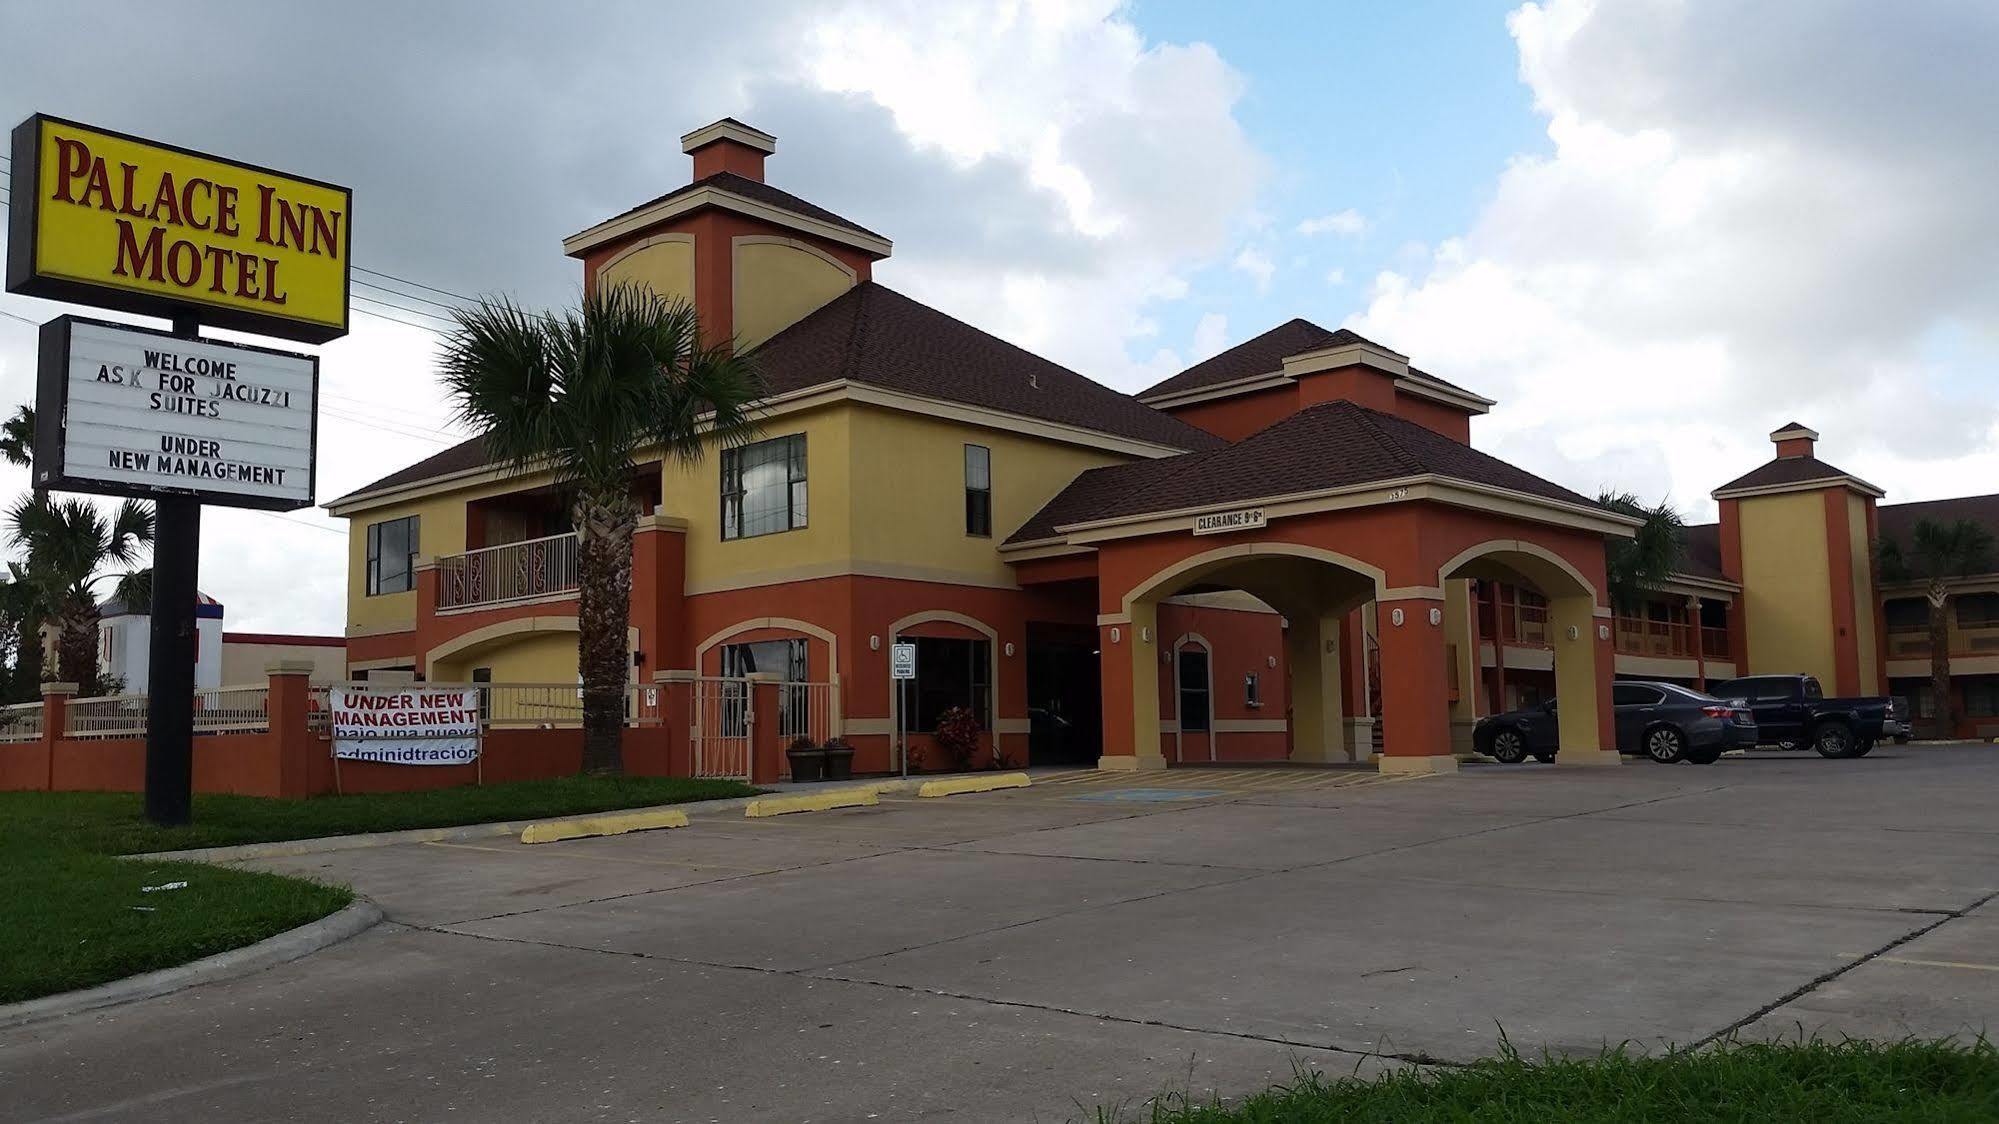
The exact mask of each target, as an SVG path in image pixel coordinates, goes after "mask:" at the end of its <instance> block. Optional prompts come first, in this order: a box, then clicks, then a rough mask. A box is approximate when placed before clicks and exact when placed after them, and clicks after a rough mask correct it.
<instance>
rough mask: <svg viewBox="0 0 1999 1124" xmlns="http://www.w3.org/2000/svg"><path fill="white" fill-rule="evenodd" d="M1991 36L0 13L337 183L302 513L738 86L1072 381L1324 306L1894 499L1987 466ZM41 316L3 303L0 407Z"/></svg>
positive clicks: (1488, 438) (1562, 398) (1908, 9)
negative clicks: (313, 436) (350, 297)
mask: <svg viewBox="0 0 1999 1124" xmlns="http://www.w3.org/2000/svg"><path fill="white" fill-rule="evenodd" d="M1390 9H1392V12H1391V11H1388V10H1390ZM308 13H309V14H308ZM1995 57H1999V6H1995V5H1993V4H1991V3H1989V2H1985V0H1912V2H1910V3H1906V4H1900V5H1895V6H1894V7H1893V9H1892V12H1891V11H1890V9H1887V8H1884V7H1883V6H1882V5H1880V4H1878V3H1863V2H1860V0H1762V2H1760V3H1757V4H1753V5H1744V4H1740V3H1736V2H1733V0H1602V2H1599V3H1591V2H1588V0H1542V2H1539V3H1529V4H1518V3H1512V4H1508V3H1489V2H1483V0H1430V2H1408V3H1402V4H1397V5H1380V4H1373V3H1361V2H1354V3H1341V4H1329V3H1328V4H1317V3H1302V2H1300V3H1278V2H1271V3H1259V4H1249V5H1216V4H1212V3H1206V2H1201V0H1184V2H1153V0H1136V2H1133V3H1128V4H1117V3H1111V2H1108V0H1095V2H1076V3H1061V2H1057V0H1049V2H1040V3H1033V2H1016V3H1004V2H978V0H912V2H906V3H904V2H849V3H842V2H839V0H832V2H828V0H813V2H810V3H806V2H801V0H737V2H735V3H731V4H723V5H718V4H708V3H699V4H696V3H662V2H648V3H636V2H634V3H627V4H614V3H595V4H563V5H556V4H525V3H498V2H482V3H469V2H464V3H423V4H410V3H402V2H394V3H390V2H373V0H365V2H364V0H349V2H347V3H343V4H340V5H317V6H312V7H311V8H307V7H306V6H297V5H283V4H265V3H254V2H246V3H215V2H182V3H162V2H160V0H148V2H146V3H119V2H115V0H107V2H101V3H98V4H93V5H91V6H90V7H89V12H88V14H87V16H86V15H85V13H84V12H83V11H82V10H81V9H79V8H77V7H76V6H74V5H57V4H36V5H25V4H10V5H6V6H5V7H4V8H0V123H5V124H7V125H11V124H12V123H13V122H14V121H17V120H19V119H20V118H22V117H25V116H26V115H27V114H29V113H31V112H35V111H43V112H49V113H54V114H57V115H61V116H67V117H73V118H77V119H80V120H84V121H87V122H90V123H93V124H99V125H103V126H106V127H109V128H114V129H120V130H124V131H128V132H133V133H138V134H140V135H143V136H149V137H154V138H158V139H161V140H165V141H170V142H174V143H178V144H183V145H186V146H189V147H194V148H199V149H206V150H209V151H214V152H218V153H222V154H225V155H229V156H233V157H237V158H240V159H244V160H249V161H252V162H256V163H261V164H266V165H270V166H273V167H278V168H282V169H286V170H288V171H295V172H298V173H300V174H304V175H310V176H315V177H318V178H322V179H329V180H333V181H335V182H339V183H343V184H347V185H351V186H352V187H353V188H354V191H355V215H354V230H355V243H354V262H355V265H356V266H357V267H358V268H360V269H363V270H367V271H370V272H366V273H358V274H357V275H356V280H357V281H358V282H362V283H364V284H363V286H361V287H357V289H356V293H357V297H359V298H360V299H357V301H356V304H355V308H356V310H357V312H358V313H360V315H357V316H355V317H354V331H353V334H352V335H351V336H350V337H349V338H347V339H345V340H342V341H339V342H336V343H334V344H331V345H328V346H327V347H325V348H323V349H321V352H322V354H323V356H324V365H323V378H324V385H323V407H324V417H323V419H322V437H321V464H320V475H319V479H320V491H321V498H322V499H330V498H332V497H335V496H338V495H340V494H342V493H344V492H346V491H348V490H351V489H353V488H355V487H358V486H360V485H362V484H364V483H366V482H368V481H369V480H371V479H374V478H375V477H377V476H380V475H382V474H384V473H386V472H388V471H390V470H392V469H394V468H397V467H400V466H402V465H404V464H407V463H409V462H410V461H413V460H416V459H418V458H420V457H422V456H424V455H427V454H428V453H431V452H434V451H436V450H437V449H439V448H441V447H443V446H444V445H445V444H447V443H450V442H451V441H453V440H454V439H455V437H456V436H457V432H458V431H457V430H456V429H455V428H454V427H453V424H452V422H451V416H450V413H451V412H450V408H449V405H448V403H446V402H445V401H444V400H443V399H442V398H441V396H440V395H439V394H438V392H437V390H436V387H435V384H434V380H433V378H432V375H431V359H432V348H433V346H434V345H435V342H436V340H437V336H436V334H435V332H434V331H433V330H432V328H433V327H434V326H437V325H438V321H436V320H435V319H432V318H431V314H436V313H438V312H440V311H441V307H440V305H441V304H449V303H450V302H451V301H452V299H453V298H452V297H450V296H447V295H446V294H473V295H477V294H485V293H495V292H505V293H510V294H513V295H515V296H517V297H520V298H522V299H525V300H528V301H530V302H535V303H544V304H554V303H562V302H566V301H569V300H572V299H574V298H575V296H576V295H577V294H578V291H579V280H578V279H579V273H578V269H577V267H576V265H575V263H573V262H571V261H569V260H567V259H565V258H563V257H562V256H561V253H560V249H559V242H560V239H561V238H562V237H563V236H564V235H567V234H570V233H573V232H574V231H576V230H579V229H581V228H583V227H585V226H587V225H589V224H591V223H592V222H594V221H596V220H598V219H600V218H603V217H605V216H607V215H610V214H612V213H615V212H617V211H620V210H623V209H624V208H626V207H629V206H631V205H633V204H634V203H637V202H639V201H642V200H644V199H647V198H650V197H651V196H653V195H656V194H659V193H660V192H662V191H665V190H668V189H670V188H672V187H675V186H678V185H679V184H681V183H684V182H685V181H686V179H687V174H688V161H687V158H686V157H685V156H683V155H682V154H681V152H680V150H679V144H678V141H677V138H678V136H679V135H680V134H681V133H682V132H685V131H686V130H688V129H690V128H693V127H695V126H698V125H701V124H704V123H706V122H708V121H710V120H712V119H714V118H716V117H719V116H722V115H724V114H730V115H734V116H737V117H741V118H744V119H746V120H748V121H749V122H751V123H752V124H754V125H757V126H759V127H761V128H763V129H765V130H767V131H769V132H772V133H774V134H776V135H777V137H778V138H779V148H778V154H777V155H776V156H775V157H774V158H773V159H772V161H771V163H770V165H769V175H770V178H771V180H772V182H774V183H776V184H778V185H779V186H782V187H785V188H787V189H789V190H792V191H795V192H797V193H799V194H801V195H803V196H805V197H806V198H809V199H811V200H813V201H815V202H818V203H820V204H822V205H824V206H827V207H829V208H831V209H832V210H835V211H837V212H839V213H841V214H844V215H846V216H848V217H850V218H852V219H854V220H855V221H857V222H860V223H862V224H863V225H866V226H869V227H871V228H873V229H876V230H880V231H882V232H884V233H886V234H888V235H889V236H890V237H892V238H893V239H894V240H895V243H896V253H895V256H894V257H893V258H892V259H890V260H889V261H887V262H885V263H883V264H882V265H881V266H879V267H878V269H877V272H876V276H877V278H878V279H879V280H881V281H882V282H884V283H886V284H888V285H891V286H894V287H896V288H898V289H901V290H903V291H904V292H907V293H909V294H911V295H912V296H915V297H917V298H918V299H920V300H923V301H926V302H928V303H931V304H934V305H936V306H938V307H941V308H943V309H945V310H946V311H949V312H952V313H954V314H956V315H958V316H961V317H963V318H965V319H968V320H970V321H972V322H973V323H976V324H978V325H980V326H981V327H984V328H986V329H988V330H990V331H993V332H996V333H998V334H999V335H1002V336H1004V337H1006V338H1008V339H1010V340H1013V341H1014V342H1016V343H1019V344H1021V345H1023V346H1026V347H1029V348H1032V349H1034V350H1036V351H1039V352H1041V353H1043V354H1046V355H1048V356H1050V357H1051V358H1054V359H1056V360H1058V361H1060V362H1063V363H1066V364H1068V365H1070V366H1072V367H1075V368H1076V369H1078V370H1080V371H1082V372H1084V373H1086V374H1088V375H1090V376H1092V377H1094V378H1097V379H1099V380H1101V381H1103V382H1106V383H1109V384H1111V385H1113V386H1116V387H1119V388H1121V389H1127V390H1136V389H1140V388H1142V387H1144V386H1146V385H1149V384H1150V383H1151V382H1154V381H1156V380H1158V379H1160V378H1163V377H1165V376H1166V375H1169V374H1171V373H1173V372H1175V371H1177V370H1179V369H1180V368H1182V367H1184V366H1185V365H1187V364H1188V363H1191V362H1193V361H1195V360H1198V359H1201V358H1204V357H1206V356H1208V355H1211V354H1213V353H1214V352H1216V351H1218V350H1220V349H1222V348H1223V347H1226V346H1228V345H1230V344H1233V343H1237V342H1240V341H1241V340H1243V339H1246V338H1248V337H1249V336H1252V335H1255V334H1257V333H1258V332H1261V331H1263V330H1265V329H1267V328H1269V327H1271V326H1273V325H1275V324H1277V323H1279V322H1281V321H1283V320H1285V319H1288V318H1290V317H1293V316H1304V317H1307V318H1309V319H1312V320H1315V321H1317V322H1319V323H1321V324H1324V325H1326V326H1328V327H1332V326H1337V325H1341V324H1345V325H1348V326H1350V327H1353V328H1354V329H1356V330H1357V331H1360V332H1362V333H1363V334H1366V335H1368V336H1370V337H1373V338H1375V339H1377V340H1379V341H1381V342H1382V343H1385V344H1387V345H1389V346H1391V347H1394V348H1396V349H1397V350H1399V351H1403V352H1405V353H1407V354H1409V355H1410V356H1411V357H1412V358H1413V360H1414V361H1415V362H1417V363H1418V364H1419V365H1421V366H1424V367H1426V368H1428V369H1430V370H1433V371H1435V372H1437V373H1439V374H1441V375H1443V376H1445V377H1447V378H1450V379H1453V380H1455V381H1457V382H1460V383H1463V384H1465V385H1468V386H1470V387H1472V388H1473V389H1475V390H1477V391H1479V392H1481V393H1483V394H1485V395H1487V396H1489V397H1493V398H1497V399H1499V400H1500V405H1499V406H1498V407H1497V408H1495V409H1494V411H1493V412H1492V414H1491V416H1490V417H1487V418H1484V419H1481V420H1480V421H1479V422H1477V423H1476V425H1475V426H1474V433H1473V440H1474V443H1476V444H1477V445H1479V446H1480V447H1482V448H1484V449H1487V450H1488V451H1491V452H1494V453H1497V454H1499V455H1502V456H1506V457H1508V458H1511V459H1513V460H1515V461H1518V462H1519V463H1521V464H1523V465H1525V466H1527V467H1529V468H1531V469H1534V470H1535V471H1538V472H1540V473H1542V474H1544V475H1547V476H1549V477H1552V478H1554V479H1556V480H1559V481H1561V482H1562V483H1565V484H1568V485H1569V486H1571V487H1575V488H1577V489H1580V490H1585V491H1590V490H1595V489H1597V488H1599V487H1604V486H1614V487H1620V488H1627V489H1630V490H1633V491H1636V492H1639V493H1640V494H1642V495H1646V496H1649V497H1669V498H1671V499H1672V500H1673V501H1674V502H1676V503H1678V504H1679V505H1680V506H1681V507H1682V508H1683V509H1684V510H1686V511H1687V512H1688V513H1689V514H1690V515H1693V516H1696V517H1707V516H1709V515H1710V514H1711V511H1712V504H1711V502H1710V501H1709V500H1708V498H1707V493H1708V492H1709V490H1711V489H1712V488H1713V487H1715V486H1716V485H1717V484H1719V483H1721V482H1723V481H1724V480H1726V479H1728V478H1729V477H1731V476H1734V475H1736V474H1738V473H1740V472H1742V471H1746V470H1747V469H1748V468H1750V467H1753V466H1754V465H1755V464H1757V463H1760V462H1761V461H1762V460H1764V459H1766V457H1767V456H1768V453H1769V445H1768V444H1767V441H1766V439H1765V436H1764V435H1765V434H1766V433H1767V432H1768V431H1770V430H1771V429H1773V428H1775V427H1776V426H1778V425H1779V424H1780V423H1783V422H1786V421H1789V420H1792V419H1793V418H1795V419H1796V420H1798V421H1802V422H1805V423H1806V424H1809V425H1812V426H1814V427H1816V428H1817V429H1819V430H1820V431H1821V433H1822V434H1823V441H1822V443H1821V445H1820V450H1819V451H1820V452H1821V454H1823V455H1824V456H1826V457H1827V459H1830V460H1832V461H1834V462H1835V463H1838V464H1840V465H1841V466H1842V467H1844V468H1847V469H1848V470H1850V471H1853V472H1855V473H1856V474H1858V475H1861V476H1864V477H1866V478H1868V479H1870V480H1872V481H1874V482H1875V483H1877V484H1880V485H1881V486H1883V487H1885V488H1887V489H1888V490H1889V492H1890V495H1891V499H1920V498H1928V497H1932V496H1940V495H1952V494H1963V493H1967V492H1987V491H1995V490H1999V382H1995V380H1994V378H1993V373H1994V372H1995V371H1999V208H1995V207H1993V206H1992V205H1991V202H1990V200H1991V197H1992V193H1993V186H1992V185H1993V183H1994V182H1995V180H1999V130H1994V129H1993V128H1992V122H1993V121H1995V120H1999V82H1994V81H1993V79H1992V72H1991V67H1990V61H1991V60H1992V59H1993V58H1995ZM6 170H7V169H6V168H5V166H4V165H0V173H4V172H5V171H6ZM10 190H11V179H10V177H8V176H6V175H4V174H0V202H5V201H6V198H7V195H6V193H7V192H8V191H10ZM431 302H440V303H431ZM65 310H66V309H65V307H64V306H61V305H58V304H54V303H51V302H47V301H40V300H35V299H30V298H25V297H14V296H0V402H4V403H13V402H20V401H27V400H28V398H29V397H30V396H31V394H32V372H33V367H34V353H33V343H34V333H33V328H32V326H31V323H29V322H36V323H38V322H40V321H41V320H44V319H47V318H48V317H50V316H52V315H55V314H57V313H59V312H62V311H65ZM390 318H393V319H390ZM24 321H27V322H24ZM399 321H406V322H408V323H402V322H399ZM413 325H425V327H418V326H413ZM24 487H25V474H23V473H20V472H11V473H0V496H5V495H12V494H15V493H17V492H18V491H19V490H20V489H22V488H24ZM344 536H345V527H344V525H343V524H342V522H341V521H338V520H332V519H329V518H328V517H326V516H325V514H324V513H323V512H318V511H311V512H300V513H294V514H289V515H282V516H279V515H270V514H258V513H250V512H242V511H230V510H224V509H217V508H211V509H209V512H208V514H207V517H206V523H205V525H204V541H203V555H202V584H203V587H204V588H205V589H207V590H208V591H209V592H210V593H212V594H214V595H215V596H217V597H218V598H220V599H221V600H223V601H224V602H225V603H226V604H227V605H228V619H229V622H230V626H231V627H232V628H239V629H259V630H271V631H326V632H334V631H337V630H338V629H339V628H340V627H341V625H342V623H343V620H344V609H343V601H344V597H345V593H344V588H345V587H344V581H345V541H344Z"/></svg>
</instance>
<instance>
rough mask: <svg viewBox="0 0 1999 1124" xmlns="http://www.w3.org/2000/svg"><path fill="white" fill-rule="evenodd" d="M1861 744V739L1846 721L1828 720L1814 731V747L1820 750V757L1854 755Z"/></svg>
mask: <svg viewBox="0 0 1999 1124" xmlns="http://www.w3.org/2000/svg"><path fill="white" fill-rule="evenodd" d="M1859 745H1860V742H1859V739H1857V738H1855V737H1854V736H1853V730H1852V729H1851V728H1849V727H1848V726H1847V725H1846V723H1844V722H1828V723H1826V724H1825V725H1823V726H1820V727H1819V728H1818V729H1817V730H1815V731H1813V732H1812V748H1813V749H1815V750H1818V753H1819V756H1820V757H1829V758H1833V759H1839V758H1843V757H1853V756H1855V753H1854V750H1855V749H1856V748H1858V747H1859Z"/></svg>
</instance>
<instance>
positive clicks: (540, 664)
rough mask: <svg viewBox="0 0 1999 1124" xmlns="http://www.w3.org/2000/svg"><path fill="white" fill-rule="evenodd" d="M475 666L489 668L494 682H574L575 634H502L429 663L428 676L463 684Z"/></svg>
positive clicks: (444, 681)
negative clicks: (480, 645) (486, 642)
mask: <svg viewBox="0 0 1999 1124" xmlns="http://www.w3.org/2000/svg"><path fill="white" fill-rule="evenodd" d="M478 667H490V668H492V669H493V682H495V683H574V682H576V634H575V633H574V632H527V633H520V634H516V635H513V636H507V637H502V638H499V639H496V640H494V641H493V642H492V643H490V644H487V645H485V646H483V647H480V648H475V649H468V650H467V651H464V652H455V653H453V654H452V655H451V656H450V657H448V658H446V659H441V660H436V661H434V662H432V664H431V665H430V678H431V680H432V681H433V682H437V683H465V682H469V681H470V680H471V678H472V669H473V668H478Z"/></svg>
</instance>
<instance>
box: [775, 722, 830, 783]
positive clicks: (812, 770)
mask: <svg viewBox="0 0 1999 1124" xmlns="http://www.w3.org/2000/svg"><path fill="white" fill-rule="evenodd" d="M784 756H785V758H786V759H787V760H789V761H790V762H791V779H792V780H794V781H798V782H800V783H809V782H811V781H816V780H819V779H820V778H821V776H822V775H823V774H824V773H825V771H826V751H825V750H823V749H820V748H819V747H818V746H816V745H813V744H812V739H811V738H808V737H806V736H805V735H803V734H800V735H799V736H797V737H795V738H793V739H791V744H790V745H788V746H786V747H785V750H784Z"/></svg>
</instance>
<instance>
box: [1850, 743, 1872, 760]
mask: <svg viewBox="0 0 1999 1124" xmlns="http://www.w3.org/2000/svg"><path fill="white" fill-rule="evenodd" d="M1874 746H1875V741H1874V739H1873V738H1862V739H1860V744H1859V746H1857V747H1856V748H1855V749H1854V751H1853V753H1852V754H1851V755H1850V756H1853V757H1865V756H1867V755H1868V754H1870V753H1872V752H1874Z"/></svg>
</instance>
